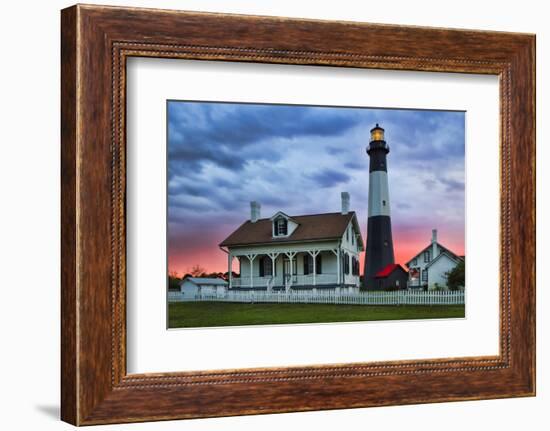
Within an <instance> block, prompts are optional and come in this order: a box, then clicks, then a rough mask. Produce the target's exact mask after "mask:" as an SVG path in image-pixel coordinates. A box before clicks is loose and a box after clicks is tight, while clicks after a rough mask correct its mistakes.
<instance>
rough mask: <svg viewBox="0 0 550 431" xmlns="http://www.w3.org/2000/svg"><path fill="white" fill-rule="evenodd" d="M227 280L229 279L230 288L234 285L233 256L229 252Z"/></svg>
mask: <svg viewBox="0 0 550 431" xmlns="http://www.w3.org/2000/svg"><path fill="white" fill-rule="evenodd" d="M227 281H229V289H231V288H232V287H233V256H232V255H231V253H227Z"/></svg>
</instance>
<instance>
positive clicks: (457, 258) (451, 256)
mask: <svg viewBox="0 0 550 431" xmlns="http://www.w3.org/2000/svg"><path fill="white" fill-rule="evenodd" d="M442 256H447V257H448V258H449V259H451V260H452V261H453V262H456V263H458V262H459V261H461V260H464V259H462V258H461V257H460V256H457V255H456V254H452V253H448V252H446V251H443V252H441V253H439V254H438V255H437V257H436V258H435V259H432V260H431V261H430V262H429V263H428V264H427V265H426V268H429V267H430V266H432V264H433V263H434V262H437V261H438V260H439V259H440V258H441V257H442Z"/></svg>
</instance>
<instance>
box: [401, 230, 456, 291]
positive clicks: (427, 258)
mask: <svg viewBox="0 0 550 431" xmlns="http://www.w3.org/2000/svg"><path fill="white" fill-rule="evenodd" d="M462 260H464V256H459V255H457V254H455V253H453V252H452V251H451V250H449V249H448V248H446V247H443V246H442V245H441V244H439V243H438V242H437V230H436V229H433V230H432V241H431V243H430V244H429V245H427V246H426V247H425V248H424V249H422V250H421V251H420V252H419V253H417V254H416V255H415V256H414V257H413V258H412V259H410V260H409V261H408V262H407V263H406V265H407V267H408V268H409V280H408V283H407V286H408V287H409V288H411V289H416V288H427V289H428V290H433V289H435V288H437V287H440V288H442V289H447V273H448V272H449V271H451V270H453V269H454V268H455V267H456V266H457V265H458V263H459V262H460V261H462Z"/></svg>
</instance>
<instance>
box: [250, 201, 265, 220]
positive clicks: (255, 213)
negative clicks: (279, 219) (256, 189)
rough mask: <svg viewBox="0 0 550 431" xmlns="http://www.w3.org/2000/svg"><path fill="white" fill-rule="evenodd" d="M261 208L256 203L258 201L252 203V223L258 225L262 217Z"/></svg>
mask: <svg viewBox="0 0 550 431" xmlns="http://www.w3.org/2000/svg"><path fill="white" fill-rule="evenodd" d="M261 208H262V206H261V205H260V203H259V202H256V201H252V202H250V221H251V222H252V223H256V222H257V221H258V219H259V218H260V217H261V216H260V209H261Z"/></svg>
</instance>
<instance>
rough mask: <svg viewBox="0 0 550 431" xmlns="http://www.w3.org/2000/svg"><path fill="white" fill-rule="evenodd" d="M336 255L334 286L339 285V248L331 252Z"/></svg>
mask: <svg viewBox="0 0 550 431" xmlns="http://www.w3.org/2000/svg"><path fill="white" fill-rule="evenodd" d="M332 252H333V253H334V254H335V255H336V284H337V285H338V286H339V285H340V248H337V249H335V250H332Z"/></svg>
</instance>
